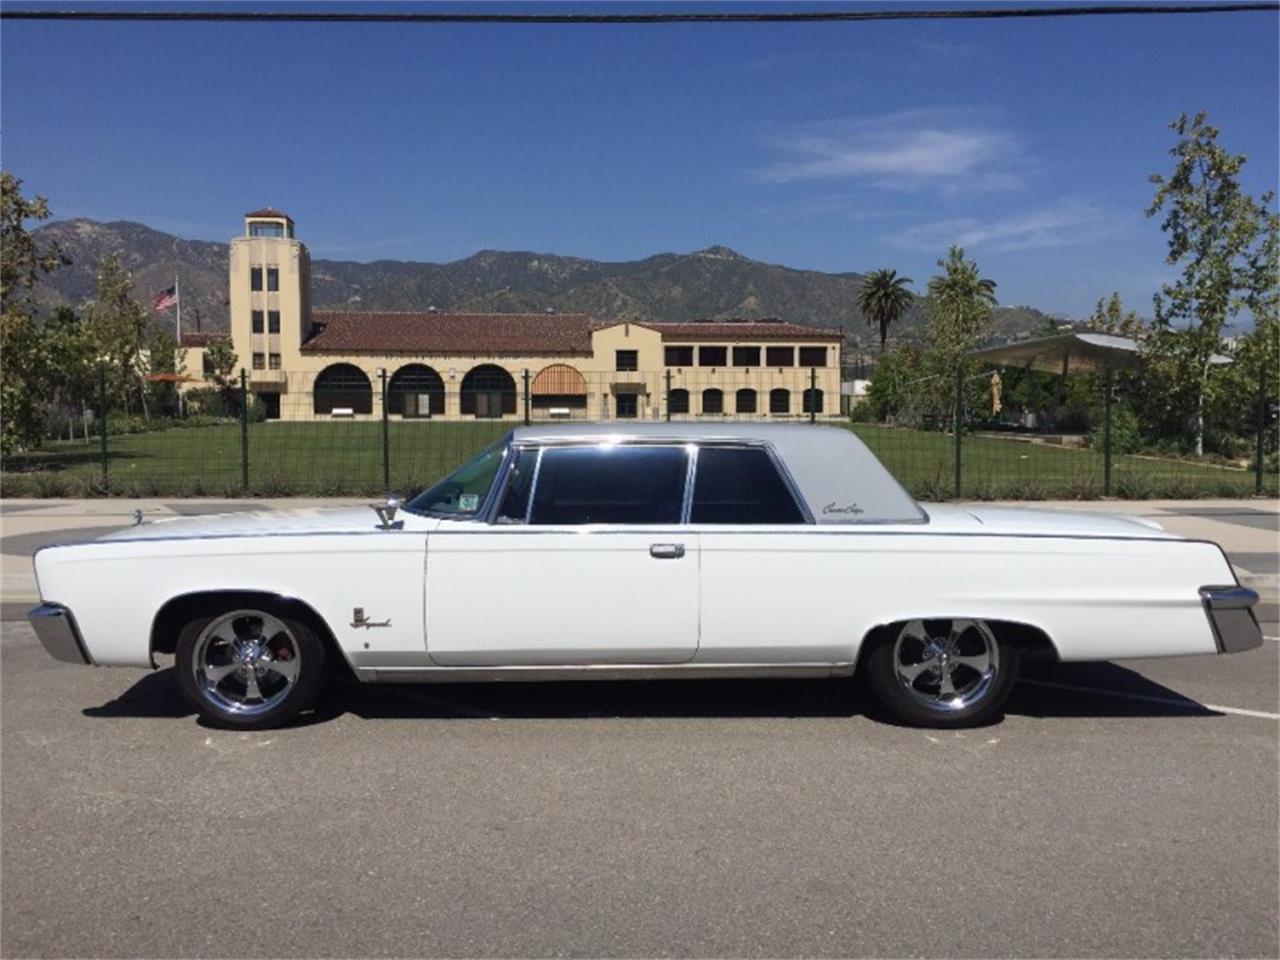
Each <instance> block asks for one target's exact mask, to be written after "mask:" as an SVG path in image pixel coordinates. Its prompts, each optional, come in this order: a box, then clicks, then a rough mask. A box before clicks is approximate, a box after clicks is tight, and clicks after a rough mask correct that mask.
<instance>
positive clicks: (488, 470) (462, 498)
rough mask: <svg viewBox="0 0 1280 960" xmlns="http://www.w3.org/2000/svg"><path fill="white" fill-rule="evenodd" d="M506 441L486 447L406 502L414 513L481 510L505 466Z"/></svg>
mask: <svg viewBox="0 0 1280 960" xmlns="http://www.w3.org/2000/svg"><path fill="white" fill-rule="evenodd" d="M505 451H506V441H504V440H500V441H498V442H497V443H495V444H494V445H493V446H491V447H486V448H485V449H484V450H481V451H480V452H479V453H477V454H476V455H475V456H474V457H472V458H471V459H470V460H468V461H467V462H466V463H464V464H463V465H462V466H460V467H459V468H458V469H457V470H455V471H453V473H451V474H449V475H448V476H447V477H445V478H444V479H443V480H441V481H439V482H438V483H434V484H432V485H431V486H429V487H427V489H426V490H423V491H422V492H421V493H420V494H418V495H417V496H416V497H414V498H413V499H412V500H410V501H409V502H408V503H406V504H405V509H407V510H409V511H411V512H413V513H432V514H439V515H444V516H450V517H471V516H475V515H476V514H477V513H479V512H480V508H481V506H483V505H484V501H485V496H486V495H487V494H488V493H489V488H490V487H491V486H493V478H494V477H496V476H497V475H498V467H500V466H501V465H502V455H503V453H504V452H505Z"/></svg>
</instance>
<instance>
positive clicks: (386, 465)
mask: <svg viewBox="0 0 1280 960" xmlns="http://www.w3.org/2000/svg"><path fill="white" fill-rule="evenodd" d="M378 379H379V380H380V381H381V382H382V489H383V490H384V491H385V492H386V494H387V495H388V496H390V495H391V428H390V427H389V426H388V423H389V420H388V415H387V368H386V367H379V368H378ZM429 402H430V401H428V403H429Z"/></svg>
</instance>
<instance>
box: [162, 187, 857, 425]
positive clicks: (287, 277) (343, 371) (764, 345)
mask: <svg viewBox="0 0 1280 960" xmlns="http://www.w3.org/2000/svg"><path fill="white" fill-rule="evenodd" d="M310 280H311V265H310V258H309V256H308V254H307V248H306V246H305V245H304V244H303V243H302V242H301V241H299V240H298V239H297V238H296V237H295V236H294V224H293V220H292V219H291V218H289V217H288V216H287V215H286V214H284V213H281V212H280V211H278V210H272V209H270V208H268V209H264V210H257V211H254V212H252V213H249V214H246V215H245V232H244V235H243V236H241V237H236V238H235V239H234V240H232V241H231V263H230V310H231V342H232V347H233V349H234V350H235V352H236V355H237V357H238V358H239V363H240V366H242V367H243V368H244V369H245V371H246V374H247V378H248V384H249V389H250V390H252V391H253V393H254V394H255V396H257V397H258V398H259V399H260V400H261V401H262V403H263V405H264V407H265V408H266V411H267V416H268V418H270V419H276V418H279V419H286V420H304V419H305V420H309V419H328V418H355V419H364V418H370V417H381V416H382V413H383V410H382V399H383V393H384V390H385V394H386V408H387V412H388V415H389V416H391V417H394V418H415V417H433V418H439V419H445V420H460V419H461V420H469V419H473V418H486V419H487V418H495V419H496V418H507V419H523V418H524V417H525V416H526V414H527V415H528V416H529V417H530V418H531V419H537V420H545V419H592V420H600V419H609V420H611V419H629V418H637V419H648V420H652V419H663V418H666V417H668V416H669V417H671V418H672V419H686V418H695V419H710V418H717V417H725V416H737V417H752V416H754V417H765V418H787V417H806V418H807V417H808V416H809V415H810V410H811V409H812V410H813V413H814V414H815V415H816V416H821V417H833V416H838V415H839V411H840V347H841V343H842V340H843V334H842V332H841V331H840V330H838V329H818V328H814V327H805V326H799V325H796V324H790V323H783V322H779V321H715V322H703V323H678V324H677V323H651V322H648V321H644V320H639V321H623V322H610V323H604V322H598V321H595V320H593V319H592V318H591V317H590V316H588V315H586V314H562V313H551V312H548V313H533V314H478V313H445V312H441V311H437V310H435V309H434V308H432V309H428V310H425V311H422V312H372V311H366V312H349V311H331V310H312V308H311V302H310V285H311V284H310ZM210 339H211V338H210V336H209V335H208V334H204V335H201V334H189V335H187V336H184V338H183V348H184V349H185V350H186V355H185V362H186V367H187V370H188V371H191V372H192V373H194V374H196V375H198V374H199V372H200V371H201V370H202V365H203V354H204V349H205V347H206V345H207V344H208V343H209V342H210ZM526 408H527V409H526Z"/></svg>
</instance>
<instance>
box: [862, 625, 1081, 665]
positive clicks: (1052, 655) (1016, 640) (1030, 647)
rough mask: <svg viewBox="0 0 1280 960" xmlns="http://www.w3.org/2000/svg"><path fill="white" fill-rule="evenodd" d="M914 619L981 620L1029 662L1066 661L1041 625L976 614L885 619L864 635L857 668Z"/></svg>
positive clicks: (997, 636)
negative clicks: (879, 646) (868, 655)
mask: <svg viewBox="0 0 1280 960" xmlns="http://www.w3.org/2000/svg"><path fill="white" fill-rule="evenodd" d="M912 620H981V621H983V622H984V623H986V624H987V626H989V627H990V628H991V630H992V632H993V633H995V635H996V638H997V639H999V640H1007V641H1009V642H1011V643H1013V644H1014V645H1016V646H1017V647H1018V648H1019V649H1020V650H1021V651H1022V653H1023V656H1024V658H1025V659H1027V660H1030V661H1052V662H1057V661H1060V660H1061V659H1062V657H1061V655H1060V654H1059V652H1058V647H1057V645H1056V644H1055V643H1054V642H1053V638H1052V637H1050V635H1049V631H1047V630H1046V629H1045V628H1044V627H1042V626H1040V625H1039V624H1034V623H1028V622H1026V621H1023V620H1009V619H1001V618H999V617H983V616H977V615H975V614H969V613H966V614H958V613H950V614H915V615H912V616H904V617H899V618H897V619H894V620H884V621H881V622H879V623H876V624H875V625H873V626H871V627H870V628H868V629H867V630H866V631H865V632H864V633H863V635H862V642H861V643H860V644H859V646H858V656H857V665H858V669H861V666H862V664H863V663H864V662H865V661H866V654H867V653H869V652H870V651H871V650H872V649H873V648H874V647H875V646H877V645H879V644H881V643H891V642H892V641H893V639H894V636H895V635H896V633H897V630H898V628H900V627H901V626H902V625H903V624H906V623H910V622H911V621H912Z"/></svg>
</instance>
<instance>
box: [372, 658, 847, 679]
mask: <svg viewBox="0 0 1280 960" xmlns="http://www.w3.org/2000/svg"><path fill="white" fill-rule="evenodd" d="M854 666H855V665H854V664H853V663H852V662H848V663H845V662H838V663H784V664H775V663H675V664H664V665H655V664H600V665H597V666H592V665H569V666H563V667H544V666H509V667H376V668H372V667H365V668H360V669H357V670H356V675H357V676H358V677H359V678H360V679H361V680H363V681H365V682H366V683H484V682H487V681H509V682H516V683H522V682H527V681H562V680H697V679H707V678H718V679H722V678H735V679H736V678H760V677H847V676H850V675H851V674H852V673H853V671H854Z"/></svg>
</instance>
